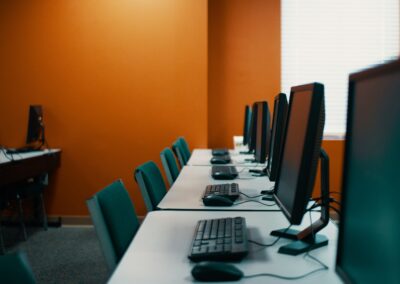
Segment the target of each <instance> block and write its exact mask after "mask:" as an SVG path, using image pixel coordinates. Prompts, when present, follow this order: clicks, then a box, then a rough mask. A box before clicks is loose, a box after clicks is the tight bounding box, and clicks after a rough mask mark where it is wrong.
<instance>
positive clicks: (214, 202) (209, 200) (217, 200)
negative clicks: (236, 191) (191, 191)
mask: <svg viewBox="0 0 400 284" xmlns="http://www.w3.org/2000/svg"><path fill="white" fill-rule="evenodd" d="M203 203H204V205H205V206H232V205H233V201H232V200H230V199H229V198H227V197H223V196H220V195H216V194H211V195H208V196H206V197H204V198H203Z"/></svg>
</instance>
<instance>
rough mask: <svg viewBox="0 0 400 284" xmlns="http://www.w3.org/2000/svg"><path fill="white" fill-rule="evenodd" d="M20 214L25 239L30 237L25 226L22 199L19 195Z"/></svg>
mask: <svg viewBox="0 0 400 284" xmlns="http://www.w3.org/2000/svg"><path fill="white" fill-rule="evenodd" d="M17 199H18V214H19V222H20V223H21V229H22V234H23V237H24V241H26V240H27V239H28V235H27V234H26V228H25V223H24V211H23V210H22V200H21V198H20V197H19V196H18V197H17Z"/></svg>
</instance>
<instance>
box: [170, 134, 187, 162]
mask: <svg viewBox="0 0 400 284" xmlns="http://www.w3.org/2000/svg"><path fill="white" fill-rule="evenodd" d="M172 150H173V151H174V153H175V155H176V157H177V158H178V161H179V165H180V166H181V168H183V167H184V166H185V165H186V163H187V161H188V159H186V155H185V154H184V153H183V149H182V143H181V141H180V140H179V139H178V140H176V141H175V142H174V143H173V144H172Z"/></svg>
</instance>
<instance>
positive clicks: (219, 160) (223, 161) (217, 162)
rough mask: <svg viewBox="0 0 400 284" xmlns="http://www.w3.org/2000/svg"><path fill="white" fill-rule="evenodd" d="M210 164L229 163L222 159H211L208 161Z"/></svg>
mask: <svg viewBox="0 0 400 284" xmlns="http://www.w3.org/2000/svg"><path fill="white" fill-rule="evenodd" d="M210 163H211V164H228V163H229V161H227V160H224V159H222V158H221V157H212V158H211V160H210Z"/></svg>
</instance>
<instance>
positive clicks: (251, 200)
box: [233, 199, 276, 206]
mask: <svg viewBox="0 0 400 284" xmlns="http://www.w3.org/2000/svg"><path fill="white" fill-rule="evenodd" d="M247 202H256V203H260V204H262V205H265V206H275V205H276V203H272V204H267V203H264V202H261V201H258V200H253V199H250V200H244V201H242V202H238V203H233V205H239V204H243V203H247Z"/></svg>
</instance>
